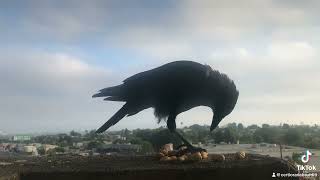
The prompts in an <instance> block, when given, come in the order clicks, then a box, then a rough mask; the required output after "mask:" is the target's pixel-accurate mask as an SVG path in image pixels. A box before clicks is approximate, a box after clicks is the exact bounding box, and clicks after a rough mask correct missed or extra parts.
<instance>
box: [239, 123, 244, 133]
mask: <svg viewBox="0 0 320 180" xmlns="http://www.w3.org/2000/svg"><path fill="white" fill-rule="evenodd" d="M243 129H244V126H243V124H242V123H239V124H238V130H239V131H242V130H243Z"/></svg>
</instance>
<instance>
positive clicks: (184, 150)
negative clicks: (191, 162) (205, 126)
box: [177, 144, 207, 156]
mask: <svg viewBox="0 0 320 180" xmlns="http://www.w3.org/2000/svg"><path fill="white" fill-rule="evenodd" d="M177 151H178V156H179V155H184V154H188V153H191V154H194V153H197V152H200V153H201V152H207V150H206V149H203V148H200V147H194V146H190V145H186V144H182V145H180V146H178V148H177Z"/></svg>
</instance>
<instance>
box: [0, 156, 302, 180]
mask: <svg viewBox="0 0 320 180" xmlns="http://www.w3.org/2000/svg"><path fill="white" fill-rule="evenodd" d="M230 156H231V155H226V160H225V161H223V162H215V161H211V160H206V161H200V162H159V161H158V160H157V159H156V158H154V157H153V156H95V157H80V156H70V155H69V156H56V157H41V158H27V159H24V160H21V159H20V160H17V159H10V158H9V159H0V162H1V161H2V162H4V161H5V162H7V163H11V164H10V165H6V166H0V179H21V180H30V179H32V180H37V179H46V180H50V179H59V180H60V179H61V180H64V179H78V180H82V179H83V180H84V179H98V180H99V179H119V180H122V179H139V180H141V179H150V180H158V179H159V180H160V179H161V180H171V179H183V180H191V179H192V180H194V179H197V178H200V179H201V180H206V179H240V178H241V179H271V175H272V173H273V172H275V173H278V172H279V173H289V172H290V173H297V169H296V168H295V166H293V165H292V164H290V163H288V162H286V161H283V160H280V159H278V158H272V157H269V156H261V155H250V154H249V155H248V156H247V158H246V159H243V160H234V159H232V158H228V157H230ZM297 179H298V178H297Z"/></svg>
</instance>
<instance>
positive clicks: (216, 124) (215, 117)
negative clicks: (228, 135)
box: [210, 116, 221, 131]
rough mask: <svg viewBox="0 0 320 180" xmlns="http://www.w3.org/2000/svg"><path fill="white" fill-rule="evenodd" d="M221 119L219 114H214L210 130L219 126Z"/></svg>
mask: <svg viewBox="0 0 320 180" xmlns="http://www.w3.org/2000/svg"><path fill="white" fill-rule="evenodd" d="M220 121H221V119H220V118H218V117H217V116H213V118H212V123H211V126H210V131H213V130H214V129H215V128H216V127H217V126H218V124H219V123H220Z"/></svg>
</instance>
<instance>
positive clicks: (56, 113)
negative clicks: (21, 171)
mask: <svg viewBox="0 0 320 180" xmlns="http://www.w3.org/2000/svg"><path fill="white" fill-rule="evenodd" d="M319 10H320V1H317V0H314V1H312V0H306V1H300V0H290V1H289V0H281V1H275V0H274V1H273V0H255V1H254V0H244V1H230V0H223V1H217V0H201V1H199V0H184V1H182V0H181V1H179V0H177V1H169V0H163V1H156V0H149V1H147V0H140V1H138V0H130V1H116V0H115V1H108V0H106V1H98V0H94V1H85V0H68V1H59V0H58V1H47V0H43V1H32V0H27V1H15V0H13V1H1V2H0V39H1V41H0V82H1V84H0V131H1V132H6V133H41V132H42V133H43V132H62V131H70V130H78V131H82V130H86V129H88V130H90V129H96V128H98V127H100V126H101V125H102V124H103V123H104V122H105V121H106V120H108V118H109V117H111V116H112V115H113V114H114V113H115V112H116V111H117V110H118V109H119V108H120V107H121V106H122V105H123V103H118V102H106V101H103V100H102V99H92V98H91V96H92V94H94V93H96V92H97V91H98V90H99V89H102V88H105V87H108V86H113V85H118V84H121V83H122V80H123V79H125V78H126V77H128V76H131V75H133V74H135V73H138V72H141V71H145V70H149V69H152V68H155V67H158V66H160V65H163V64H165V63H167V62H171V61H175V60H193V61H197V62H200V63H203V64H208V65H210V66H211V67H212V68H213V69H217V70H219V71H220V72H223V73H226V74H227V75H228V76H229V77H230V78H231V79H233V80H234V82H235V84H236V86H237V89H238V90H239V92H240V95H239V99H238V103H237V105H236V107H235V109H234V111H233V112H232V113H231V114H230V115H229V116H227V117H226V118H225V119H224V120H223V121H222V122H221V124H220V125H225V124H227V123H230V122H236V123H243V124H244V125H250V124H258V125H261V124H263V123H268V124H276V125H278V124H280V123H288V124H310V125H313V124H319V120H320V111H319V107H320V94H319V92H320V83H319V78H320V71H319V67H320V61H319V57H320V53H319V50H320V34H319V32H320V21H319V18H318V17H319V16H318V12H319ZM211 118H212V112H211V110H210V109H209V108H207V107H196V108H194V109H192V110H190V111H188V112H185V113H182V114H180V115H179V116H178V118H177V125H178V127H183V126H186V125H192V124H195V123H197V124H200V125H204V124H206V125H210V124H211ZM156 122H157V121H156V118H155V117H154V115H153V110H152V109H148V110H145V111H143V112H140V113H139V114H137V115H135V116H131V117H128V118H125V119H123V120H122V121H120V122H119V123H118V124H116V125H115V126H113V127H112V128H110V130H119V129H123V128H128V129H135V128H157V127H159V126H165V123H160V124H157V123H156Z"/></svg>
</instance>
